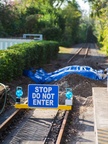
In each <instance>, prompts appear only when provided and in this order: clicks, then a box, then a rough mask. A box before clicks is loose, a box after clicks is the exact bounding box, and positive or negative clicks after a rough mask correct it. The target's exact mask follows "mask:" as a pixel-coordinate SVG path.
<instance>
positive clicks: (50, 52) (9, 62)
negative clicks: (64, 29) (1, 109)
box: [0, 41, 59, 82]
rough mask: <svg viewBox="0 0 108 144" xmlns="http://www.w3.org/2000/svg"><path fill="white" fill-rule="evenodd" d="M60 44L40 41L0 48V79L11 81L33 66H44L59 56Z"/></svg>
mask: <svg viewBox="0 0 108 144" xmlns="http://www.w3.org/2000/svg"><path fill="white" fill-rule="evenodd" d="M58 51H59V44H58V42H56V41H40V42H30V43H22V44H17V45H15V46H12V47H10V48H9V49H8V50H4V51H1V50H0V81H1V82H4V81H11V80H12V79H15V78H17V77H19V76H21V75H22V74H23V70H24V69H29V68H31V67H32V66H36V67H42V65H43V64H46V63H50V60H51V59H55V58H56V57H57V54H58Z"/></svg>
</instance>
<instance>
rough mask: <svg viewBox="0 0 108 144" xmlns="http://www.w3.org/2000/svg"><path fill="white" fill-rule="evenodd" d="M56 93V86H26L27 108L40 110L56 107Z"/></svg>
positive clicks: (57, 89) (57, 99) (57, 98)
mask: <svg viewBox="0 0 108 144" xmlns="http://www.w3.org/2000/svg"><path fill="white" fill-rule="evenodd" d="M58 91H59V87H58V86H56V85H43V84H29V85H28V106H29V107H42V108H57V107H58V101H59V97H58Z"/></svg>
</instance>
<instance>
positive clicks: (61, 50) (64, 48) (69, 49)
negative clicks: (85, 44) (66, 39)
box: [59, 46, 72, 54]
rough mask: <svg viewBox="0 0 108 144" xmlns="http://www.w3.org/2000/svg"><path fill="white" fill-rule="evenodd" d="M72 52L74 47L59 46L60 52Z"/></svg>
mask: <svg viewBox="0 0 108 144" xmlns="http://www.w3.org/2000/svg"><path fill="white" fill-rule="evenodd" d="M71 52H72V48H66V47H61V46H60V47H59V53H66V54H68V53H71Z"/></svg>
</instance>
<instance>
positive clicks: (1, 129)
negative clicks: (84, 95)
mask: <svg viewBox="0 0 108 144" xmlns="http://www.w3.org/2000/svg"><path fill="white" fill-rule="evenodd" d="M84 47H85V46H82V47H81V48H79V49H78V50H77V51H76V53H75V54H74V56H72V57H71V58H70V59H69V60H68V61H67V64H69V63H70V62H71V61H72V60H73V59H74V58H76V57H77V56H78V55H81V54H83V58H86V57H87V55H88V53H89V50H90V46H89V45H87V47H86V48H84ZM25 112H26V110H22V109H17V110H16V111H15V112H14V113H13V114H12V115H11V116H10V117H9V118H8V119H6V121H4V122H3V123H2V124H1V125H0V141H1V142H2V141H3V140H4V138H5V137H6V135H7V130H9V129H11V128H10V127H11V126H12V125H13V123H14V122H16V121H17V120H18V118H20V117H23V115H24V113H25ZM59 113H63V115H62V118H61V121H59V128H58V129H59V130H58V132H57V133H56V138H55V139H54V138H53V141H54V143H56V144H60V142H61V139H62V135H63V133H64V130H65V125H66V122H67V119H68V115H69V111H64V112H63V111H62V112H60V111H59ZM57 115H58V114H57ZM55 121H57V122H58V120H55ZM54 125H58V124H57V123H55V122H54V124H53V129H54ZM49 135H51V130H50V131H49ZM49 135H48V137H46V140H44V141H45V144H47V143H48V141H49V140H52V138H50V136H49Z"/></svg>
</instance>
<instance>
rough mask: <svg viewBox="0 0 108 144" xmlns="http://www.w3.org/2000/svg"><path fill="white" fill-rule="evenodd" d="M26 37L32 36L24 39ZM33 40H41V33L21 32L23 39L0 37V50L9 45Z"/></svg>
mask: <svg viewBox="0 0 108 144" xmlns="http://www.w3.org/2000/svg"><path fill="white" fill-rule="evenodd" d="M27 37H29V38H30V37H32V38H33V39H26V38H27ZM34 40H37V41H38V40H43V36H42V34H23V39H7V38H0V50H5V49H7V48H8V47H10V46H13V45H15V44H18V43H23V42H30V41H34Z"/></svg>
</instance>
